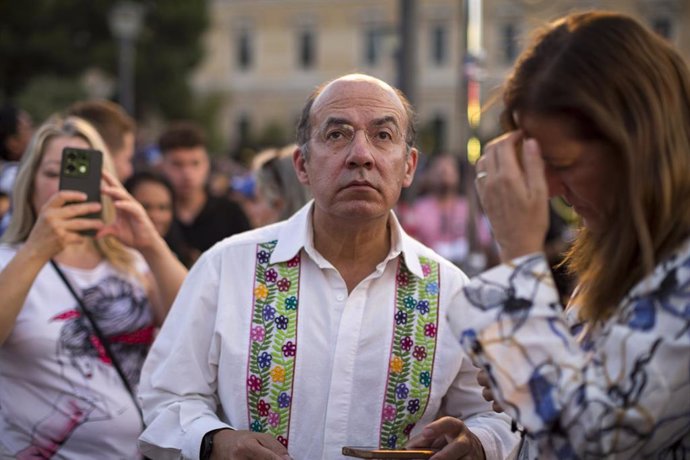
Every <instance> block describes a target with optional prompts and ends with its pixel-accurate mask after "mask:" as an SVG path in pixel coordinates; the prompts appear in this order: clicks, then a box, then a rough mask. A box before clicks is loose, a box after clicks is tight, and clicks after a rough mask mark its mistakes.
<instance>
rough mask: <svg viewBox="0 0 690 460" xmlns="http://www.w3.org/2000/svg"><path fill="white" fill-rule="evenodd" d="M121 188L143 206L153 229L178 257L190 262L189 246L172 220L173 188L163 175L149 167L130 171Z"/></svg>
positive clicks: (173, 210)
mask: <svg viewBox="0 0 690 460" xmlns="http://www.w3.org/2000/svg"><path fill="white" fill-rule="evenodd" d="M124 185H125V188H126V189H127V191H128V192H129V193H130V194H132V196H133V197H134V199H135V200H137V201H138V202H139V203H141V205H142V206H143V207H144V210H145V211H146V214H148V216H149V218H150V219H151V222H152V223H153V225H154V227H156V231H158V234H159V235H161V236H162V237H163V238H164V239H165V242H166V243H168V246H169V247H170V249H172V251H173V252H174V253H175V255H176V256H177V258H178V259H180V260H181V261H182V263H184V264H185V265H191V264H192V262H193V261H192V260H191V258H190V255H189V249H188V248H187V247H186V245H185V242H184V240H183V239H182V235H181V234H180V229H179V228H178V227H177V224H176V223H175V219H174V217H175V192H174V191H173V188H172V185H171V184H170V181H168V180H167V179H166V178H165V176H163V175H162V174H160V173H158V172H153V171H140V172H136V173H134V174H133V175H132V176H130V177H129V179H127V180H126V181H125V184H124Z"/></svg>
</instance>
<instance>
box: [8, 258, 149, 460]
mask: <svg viewBox="0 0 690 460" xmlns="http://www.w3.org/2000/svg"><path fill="white" fill-rule="evenodd" d="M16 250H17V247H10V246H7V245H2V246H0V269H2V268H4V267H5V266H6V265H7V264H8V262H9V261H10V260H11V259H12V257H14V255H15V253H16ZM145 265H146V264H145V263H144V262H143V259H141V260H139V262H138V268H142V266H143V267H145ZM61 269H62V271H63V272H64V273H65V275H66V277H67V278H68V279H69V280H70V282H71V284H72V286H74V288H75V290H76V291H77V293H79V295H80V296H81V297H82V300H83V301H84V303H85V305H86V307H87V308H88V309H89V311H91V312H92V314H93V316H94V318H95V320H96V322H97V323H98V325H99V326H100V329H101V330H102V332H103V333H104V334H105V336H106V337H108V339H109V341H110V343H111V348H112V350H113V352H114V353H115V355H116V356H117V357H118V359H119V362H120V365H121V367H122V368H123V371H124V373H125V374H126V375H127V377H128V380H129V381H130V383H131V384H132V385H134V386H135V387H136V384H137V383H138V380H139V372H140V370H141V366H142V364H143V361H144V358H145V356H146V353H147V351H148V349H149V347H150V344H151V342H152V341H153V314H152V311H151V308H150V304H149V302H148V299H147V296H146V292H145V289H144V287H143V285H142V284H141V282H139V281H138V280H137V279H136V278H134V277H127V276H125V275H123V274H122V273H120V272H117V271H116V270H115V269H114V268H113V267H112V266H111V265H110V264H109V263H108V262H105V261H104V262H101V263H100V264H99V265H98V266H97V267H95V268H93V269H88V270H83V269H75V268H71V267H65V266H61ZM144 269H146V268H144ZM0 297H1V296H0ZM1 303H2V301H1V300H0V304H1ZM141 430H142V426H141V421H140V418H139V414H138V412H137V409H136V407H135V405H134V402H133V401H132V399H131V396H130V395H129V393H128V392H127V390H126V388H125V386H124V384H123V382H122V380H121V379H120V377H119V376H118V374H117V371H116V370H115V368H114V367H113V365H112V364H111V362H110V359H109V358H108V356H107V354H106V353H105V352H104V349H103V346H102V345H101V343H100V340H99V339H98V337H97V336H96V334H95V333H94V332H93V329H92V327H91V325H90V324H89V322H88V320H87V319H86V318H85V317H84V316H83V315H82V314H81V313H80V309H79V307H78V304H77V301H76V300H75V298H74V297H73V295H72V294H71V293H70V291H69V290H68V289H67V287H66V286H65V284H64V283H63V282H62V280H61V279H60V278H59V276H58V274H57V272H56V271H55V269H54V268H53V267H52V266H51V265H50V264H46V266H45V267H43V269H42V270H41V272H40V273H39V275H38V277H37V279H36V281H35V282H34V284H33V286H32V287H31V290H30V291H29V294H28V296H27V298H26V302H25V304H24V306H23V308H22V310H21V312H20V313H19V316H18V317H17V320H16V322H15V325H14V328H13V330H12V333H11V334H10V336H9V337H8V338H7V340H6V341H5V343H4V344H2V345H1V346H0V452H1V453H2V455H3V457H2V458H19V459H22V458H56V459H57V458H64V459H94V458H99V459H104V458H112V459H124V458H127V459H131V458H137V457H139V456H140V455H139V453H138V450H137V437H138V436H139V433H140V432H141Z"/></svg>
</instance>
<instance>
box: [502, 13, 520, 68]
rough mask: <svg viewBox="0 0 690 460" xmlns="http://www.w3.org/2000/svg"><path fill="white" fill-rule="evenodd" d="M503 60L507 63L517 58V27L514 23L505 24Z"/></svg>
mask: <svg viewBox="0 0 690 460" xmlns="http://www.w3.org/2000/svg"><path fill="white" fill-rule="evenodd" d="M502 32H503V37H502V38H503V40H502V42H503V60H504V62H505V63H507V64H512V63H513V62H514V61H515V58H517V54H518V44H517V27H516V26H515V24H513V23H508V24H504V25H503V30H502Z"/></svg>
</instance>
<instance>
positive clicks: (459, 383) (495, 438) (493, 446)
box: [441, 275, 520, 459]
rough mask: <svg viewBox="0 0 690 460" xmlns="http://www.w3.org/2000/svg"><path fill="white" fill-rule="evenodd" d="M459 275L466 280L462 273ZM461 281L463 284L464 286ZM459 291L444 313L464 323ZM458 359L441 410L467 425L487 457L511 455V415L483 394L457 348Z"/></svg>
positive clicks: (515, 437)
mask: <svg viewBox="0 0 690 460" xmlns="http://www.w3.org/2000/svg"><path fill="white" fill-rule="evenodd" d="M461 278H463V279H464V280H467V278H466V277H465V276H464V275H462V276H461ZM468 281H469V280H467V281H464V282H463V283H462V285H466V284H467V282H468ZM461 293H462V286H458V288H457V291H455V292H454V293H453V298H452V301H451V302H450V305H451V308H450V309H449V310H448V312H447V316H448V320H449V323H450V325H451V327H452V325H453V324H457V323H462V324H465V321H466V319H467V318H465V315H466V314H467V311H466V310H464V309H462V308H457V307H458V303H459V301H460V299H461V298H462V297H461ZM458 351H459V354H460V356H458V357H457V358H456V359H458V361H459V362H460V366H459V369H458V372H457V374H456V375H455V378H454V379H453V381H452V383H451V385H450V387H449V388H448V390H447V392H446V395H445V397H444V399H443V405H442V407H441V412H442V413H445V414H448V415H450V416H453V417H457V418H459V419H461V420H462V421H463V422H464V423H465V425H466V426H467V428H469V430H470V431H472V433H473V434H474V435H475V436H477V437H478V438H479V440H480V441H481V443H482V446H483V447H484V453H485V454H486V458H487V459H503V458H511V457H512V455H513V454H514V453H515V451H516V449H517V446H518V443H519V441H520V437H519V433H517V432H515V431H514V430H512V429H511V418H510V416H508V415H507V414H504V413H503V414H499V413H497V412H495V411H494V410H493V408H492V406H491V403H490V402H488V401H486V400H485V399H484V397H483V396H482V387H481V386H480V385H479V384H478V383H477V374H478V373H479V368H477V367H476V366H475V365H474V364H473V363H472V361H471V359H470V357H469V356H468V355H467V354H466V353H465V352H464V351H463V350H462V348H460V347H458Z"/></svg>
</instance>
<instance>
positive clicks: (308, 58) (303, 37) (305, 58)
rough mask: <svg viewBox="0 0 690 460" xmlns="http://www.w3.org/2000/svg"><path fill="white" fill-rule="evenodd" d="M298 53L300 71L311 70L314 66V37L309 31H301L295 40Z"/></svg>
mask: <svg viewBox="0 0 690 460" xmlns="http://www.w3.org/2000/svg"><path fill="white" fill-rule="evenodd" d="M297 49H298V52H299V66H300V68H302V69H311V68H313V67H314V66H315V64H316V37H315V36H314V32H313V31H311V30H302V31H300V32H299V35H298V39H297Z"/></svg>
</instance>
